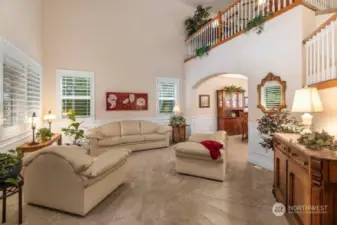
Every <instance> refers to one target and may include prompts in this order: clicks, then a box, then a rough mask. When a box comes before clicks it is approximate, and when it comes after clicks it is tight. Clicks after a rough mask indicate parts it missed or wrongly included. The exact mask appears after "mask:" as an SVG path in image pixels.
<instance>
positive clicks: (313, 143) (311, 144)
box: [297, 131, 337, 151]
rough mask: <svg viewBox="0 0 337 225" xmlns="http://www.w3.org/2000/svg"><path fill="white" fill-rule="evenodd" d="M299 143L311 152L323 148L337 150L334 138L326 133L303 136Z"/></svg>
mask: <svg viewBox="0 0 337 225" xmlns="http://www.w3.org/2000/svg"><path fill="white" fill-rule="evenodd" d="M297 141H298V143H299V144H301V145H304V146H305V147H307V148H309V149H311V150H320V149H322V148H327V149H330V150H334V151H336V150H337V146H336V144H334V137H333V136H331V135H329V134H328V133H327V132H325V131H322V132H321V133H320V132H313V133H306V134H302V135H301V136H300V137H299V138H298V140H297Z"/></svg>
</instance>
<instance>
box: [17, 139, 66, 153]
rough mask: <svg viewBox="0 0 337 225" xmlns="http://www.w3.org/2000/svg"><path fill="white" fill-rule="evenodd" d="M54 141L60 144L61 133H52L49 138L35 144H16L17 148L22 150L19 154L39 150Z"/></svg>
mask: <svg viewBox="0 0 337 225" xmlns="http://www.w3.org/2000/svg"><path fill="white" fill-rule="evenodd" d="M54 142H57V144H58V145H62V134H53V136H52V137H51V138H50V140H48V141H44V142H41V143H39V144H36V145H30V144H29V143H25V144H23V145H20V146H18V147H17V148H19V149H21V150H22V152H21V154H24V153H25V152H35V151H37V150H40V149H41V148H44V147H47V146H50V145H52V144H53V143H54Z"/></svg>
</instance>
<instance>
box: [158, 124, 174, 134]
mask: <svg viewBox="0 0 337 225" xmlns="http://www.w3.org/2000/svg"><path fill="white" fill-rule="evenodd" d="M170 132H172V127H165V126H159V127H158V130H157V133H159V134H165V133H170Z"/></svg>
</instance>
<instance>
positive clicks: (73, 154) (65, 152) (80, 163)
mask: <svg viewBox="0 0 337 225" xmlns="http://www.w3.org/2000/svg"><path fill="white" fill-rule="evenodd" d="M86 152H87V150H86V149H85V148H81V147H78V146H58V145H55V146H49V147H46V148H43V149H41V150H39V151H35V152H32V153H29V154H28V155H26V156H25V157H24V158H23V166H28V165H29V164H30V163H31V162H33V161H34V159H36V158H37V157H38V156H39V155H44V154H52V155H55V156H58V157H61V158H63V159H64V160H66V161H67V162H68V163H69V164H70V165H71V166H72V167H73V169H74V171H75V173H80V172H82V171H83V170H86V169H87V168H88V167H90V166H91V164H92V163H93V157H92V156H90V155H88V154H87V153H86Z"/></svg>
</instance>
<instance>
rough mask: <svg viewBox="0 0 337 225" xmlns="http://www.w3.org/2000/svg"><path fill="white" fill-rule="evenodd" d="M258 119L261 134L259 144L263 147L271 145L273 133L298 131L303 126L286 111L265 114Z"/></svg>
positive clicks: (266, 147) (270, 146) (267, 147)
mask: <svg viewBox="0 0 337 225" xmlns="http://www.w3.org/2000/svg"><path fill="white" fill-rule="evenodd" d="M257 121H258V127H257V129H258V131H259V133H260V136H261V139H262V140H261V141H260V145H261V146H262V147H263V148H265V149H271V148H272V147H273V135H274V133H278V132H280V133H300V132H301V131H302V130H303V127H302V125H301V123H300V122H298V121H297V120H296V118H295V117H293V116H291V115H290V113H289V112H288V111H281V112H276V113H273V114H265V115H264V116H262V117H261V118H260V119H258V120H257Z"/></svg>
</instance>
